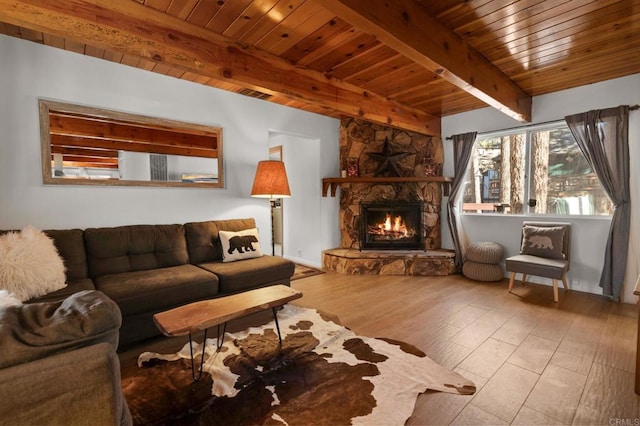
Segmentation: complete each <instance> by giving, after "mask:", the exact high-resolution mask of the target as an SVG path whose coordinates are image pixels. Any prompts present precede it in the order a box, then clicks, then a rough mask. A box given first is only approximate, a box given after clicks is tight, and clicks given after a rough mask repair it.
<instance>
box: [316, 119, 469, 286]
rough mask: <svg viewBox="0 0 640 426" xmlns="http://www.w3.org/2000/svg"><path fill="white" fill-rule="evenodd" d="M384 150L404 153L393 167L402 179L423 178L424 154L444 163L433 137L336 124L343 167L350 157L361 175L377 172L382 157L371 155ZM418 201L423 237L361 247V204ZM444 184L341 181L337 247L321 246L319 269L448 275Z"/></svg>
mask: <svg viewBox="0 0 640 426" xmlns="http://www.w3.org/2000/svg"><path fill="white" fill-rule="evenodd" d="M386 141H388V150H389V151H391V152H393V153H402V154H406V155H402V158H398V161H397V168H398V169H399V171H400V172H401V174H402V176H404V177H409V178H411V177H424V176H426V173H425V168H424V161H423V160H424V158H430V159H431V160H432V161H433V162H435V163H443V156H444V154H443V149H442V140H441V139H440V138H437V137H431V136H426V135H421V134H418V133H413V132H408V131H404V130H399V129H395V128H391V127H386V126H382V125H379V124H373V123H369V122H366V121H364V120H360V119H354V118H344V119H342V121H341V123H340V162H341V168H346V165H347V164H348V163H350V162H353V160H354V159H355V160H357V162H358V171H359V176H360V177H389V176H385V175H380V174H379V172H380V169H381V167H380V166H381V165H380V161H378V160H376V158H377V157H376V156H371V155H369V154H371V153H380V152H382V151H383V148H384V146H385V142H386ZM374 202H377V203H391V204H393V203H421V204H422V209H421V212H420V215H421V220H422V223H421V224H419V225H418V227H419V229H418V234H419V235H420V236H421V241H420V243H419V244H417V245H416V246H415V249H414V250H408V249H406V248H405V247H403V248H402V250H387V249H383V248H376V249H373V250H372V249H369V248H367V249H365V250H363V247H362V246H361V233H362V226H363V225H362V215H361V211H360V207H361V204H363V203H374ZM441 202H442V186H441V184H440V183H439V182H432V181H429V182H426V181H406V182H401V181H400V182H398V181H393V182H373V183H372V182H357V181H354V182H346V181H345V182H342V183H341V185H340V209H339V226H340V236H341V237H340V247H338V248H335V249H330V250H325V251H324V252H323V254H322V256H323V267H324V268H325V269H327V270H330V271H335V272H340V273H346V274H354V275H360V274H384V275H449V274H453V273H455V272H456V268H455V261H454V258H455V254H454V252H453V251H451V250H442V249H440V241H441V240H440V211H441Z"/></svg>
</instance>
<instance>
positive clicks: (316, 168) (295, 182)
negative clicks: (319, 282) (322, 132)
mask: <svg viewBox="0 0 640 426" xmlns="http://www.w3.org/2000/svg"><path fill="white" fill-rule="evenodd" d="M269 141H270V145H271V146H278V145H281V146H282V160H283V161H284V163H285V167H286V169H287V177H288V178H289V187H290V189H291V198H284V199H283V201H282V206H283V208H282V212H283V229H284V235H283V240H284V244H283V246H284V257H287V258H289V259H293V260H295V261H300V262H302V263H307V264H309V265H312V266H316V267H320V266H322V256H321V254H322V250H323V249H325V248H326V247H324V248H323V247H321V246H320V244H319V241H318V239H317V233H318V230H317V227H316V225H315V224H317V223H320V222H321V220H322V213H321V211H320V203H321V200H322V198H321V189H322V185H321V184H320V182H319V180H318V178H317V176H318V175H319V173H320V161H319V154H320V141H319V140H318V139H312V138H308V137H305V136H300V135H293V134H289V133H283V132H279V131H272V132H270V134H269ZM309 251H310V252H309ZM304 260H307V262H304Z"/></svg>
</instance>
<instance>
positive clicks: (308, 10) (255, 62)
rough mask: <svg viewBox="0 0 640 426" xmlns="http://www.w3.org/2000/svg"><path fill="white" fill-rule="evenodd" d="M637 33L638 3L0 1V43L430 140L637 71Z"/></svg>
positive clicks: (526, 113) (525, 115) (521, 114)
mask: <svg viewBox="0 0 640 426" xmlns="http://www.w3.org/2000/svg"><path fill="white" fill-rule="evenodd" d="M639 27H640V0H491V1H490V0H439V1H432V0H395V1H384V0H68V1H64V2H60V1H57V0H0V33H4V34H7V35H10V36H14V37H19V38H23V39H26V40H31V41H34V42H37V43H41V44H45V45H48V46H53V47H58V48H62V49H66V50H69V51H73V52H77V53H80V54H84V55H89V56H93V57H97V58H101V59H104V60H108V61H113V62H118V63H121V64H124V65H128V66H133V67H138V68H142V69H145V70H150V71H153V72H157V73H161V74H166V75H169V76H173V77H176V78H181V79H184V80H190V81H194V82H197V83H200V84H203V85H208V86H213V87H217V88H221V89H224V90H229V91H233V92H238V93H242V94H245V95H249V96H255V97H259V98H262V99H265V100H267V101H271V102H275V103H278V104H282V105H288V106H291V107H293V108H299V109H303V110H306V111H311V112H316V113H320V114H324V115H328V116H332V117H341V116H345V115H347V116H360V117H363V118H365V119H368V120H371V121H374V122H379V123H388V124H391V125H394V126H397V127H401V128H405V129H409V130H414V131H420V132H422V133H426V134H433V135H440V117H442V116H446V115H450V114H456V113H460V112H464V111H470V110H474V109H477V108H483V107H486V106H487V105H490V106H493V107H495V108H498V109H500V110H501V111H503V112H505V113H506V114H509V115H510V116H512V117H515V118H518V119H520V120H521V121H527V120H528V119H530V113H531V104H530V102H531V97H532V96H537V95H541V94H545V93H550V92H555V91H558V90H563V89H568V88H571V87H576V86H581V85H585V84H589V83H595V82H598V81H602V80H607V79H611V78H616V77H620V76H625V75H630V74H634V73H640V61H638V60H637V59H636V58H637V55H638V54H639V53H640V37H638V36H637V34H638V30H639Z"/></svg>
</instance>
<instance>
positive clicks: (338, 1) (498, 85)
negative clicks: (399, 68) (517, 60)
mask: <svg viewBox="0 0 640 426" xmlns="http://www.w3.org/2000/svg"><path fill="white" fill-rule="evenodd" d="M314 1H316V2H317V3H318V4H321V5H322V6H324V7H325V8H327V9H329V10H330V11H332V12H333V13H335V14H336V15H338V16H340V17H341V18H342V19H344V20H345V21H347V22H349V23H351V24H352V25H353V26H355V27H356V28H358V29H360V30H361V31H365V32H368V33H370V34H373V35H375V36H376V37H377V38H378V39H379V40H380V41H381V42H382V43H384V44H385V45H387V46H390V47H392V48H393V49H395V50H396V51H398V52H399V53H401V54H403V55H405V56H407V57H408V58H410V59H412V60H413V61H415V62H417V63H418V64H420V65H422V66H423V67H425V68H427V69H428V70H429V71H432V72H434V73H435V74H438V75H439V76H440V77H442V78H443V79H445V80H447V81H449V82H450V83H452V84H454V85H455V86H457V87H459V88H460V89H462V90H464V91H466V92H468V93H470V94H472V95H473V96H475V97H476V98H478V99H480V100H482V101H483V102H485V103H487V104H488V105H491V106H492V107H494V108H496V109H498V110H500V111H502V112H503V113H505V114H507V115H509V116H510V117H512V118H515V119H516V120H518V121H523V122H524V121H531V96H530V95H528V94H527V93H525V92H524V91H523V90H522V89H521V88H520V87H518V86H517V85H516V84H515V83H514V82H513V81H511V80H510V79H509V78H508V77H507V76H506V75H505V74H504V73H502V72H501V71H500V70H499V69H498V68H497V67H495V66H494V65H493V64H491V62H489V61H488V60H487V59H486V58H485V57H484V56H482V55H481V54H480V53H478V52H477V51H476V50H475V49H473V48H472V47H471V46H469V44H468V43H466V42H465V41H464V40H463V39H462V38H461V37H460V36H458V35H457V34H456V33H455V32H453V31H451V30H450V29H448V28H447V27H445V26H444V25H443V24H442V23H440V21H438V20H437V19H435V18H434V17H432V16H431V15H429V14H428V13H427V12H426V11H425V10H424V9H423V8H422V7H421V6H420V5H419V4H418V3H417V2H415V1H414V0H393V1H388V0H314Z"/></svg>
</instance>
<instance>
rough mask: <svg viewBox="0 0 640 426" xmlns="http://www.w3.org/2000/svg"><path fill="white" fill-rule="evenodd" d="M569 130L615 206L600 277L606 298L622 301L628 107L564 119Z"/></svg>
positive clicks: (628, 212) (627, 213)
mask: <svg viewBox="0 0 640 426" xmlns="http://www.w3.org/2000/svg"><path fill="white" fill-rule="evenodd" d="M565 120H566V122H567V124H568V125H569V129H570V130H571V133H572V134H573V137H574V138H575V139H576V142H577V143H578V146H579V147H580V149H581V150H582V152H583V153H584V155H585V157H586V158H587V161H588V163H589V165H590V166H591V168H592V169H593V171H594V172H595V174H596V175H597V176H598V179H599V180H600V183H601V184H602V186H603V188H604V190H605V192H606V193H607V195H608V196H609V198H610V199H611V201H612V202H613V205H614V210H613V217H612V219H611V226H610V228H609V237H608V239H607V246H606V251H605V257H604V267H603V269H602V273H601V275H600V287H602V292H603V294H604V295H605V296H610V297H612V298H613V300H614V301H616V302H619V301H620V292H621V291H622V283H623V281H624V276H625V270H626V267H627V252H628V248H629V232H630V217H631V206H630V204H629V197H630V189H629V106H627V105H624V106H619V107H617V108H608V109H603V110H593V111H589V112H585V113H582V114H575V115H570V116H567V117H565Z"/></svg>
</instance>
